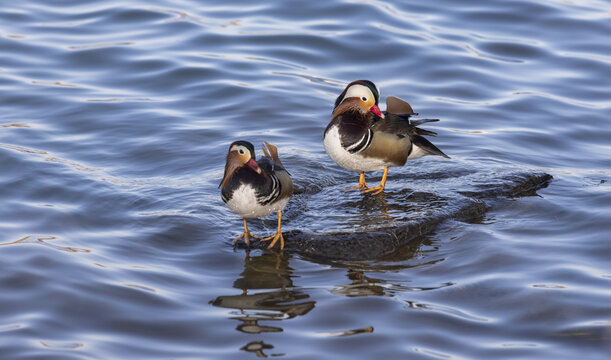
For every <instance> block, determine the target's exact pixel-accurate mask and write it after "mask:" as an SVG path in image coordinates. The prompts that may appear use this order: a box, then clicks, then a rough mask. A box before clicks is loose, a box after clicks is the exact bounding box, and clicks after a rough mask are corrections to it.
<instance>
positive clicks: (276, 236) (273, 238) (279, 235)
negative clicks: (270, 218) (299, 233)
mask: <svg viewBox="0 0 611 360" xmlns="http://www.w3.org/2000/svg"><path fill="white" fill-rule="evenodd" d="M269 240H271V241H272V242H271V244H269V246H268V247H267V248H268V249H271V248H273V247H274V245H276V242H277V241H278V240H280V249H281V250H282V249H284V237H283V236H282V210H279V211H278V230H277V231H276V233H275V234H274V235H272V236H270V237H266V238H265V239H261V241H269Z"/></svg>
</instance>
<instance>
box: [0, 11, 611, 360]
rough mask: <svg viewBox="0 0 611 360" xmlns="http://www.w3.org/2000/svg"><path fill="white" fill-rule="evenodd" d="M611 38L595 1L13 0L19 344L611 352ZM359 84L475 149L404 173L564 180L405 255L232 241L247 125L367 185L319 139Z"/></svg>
mask: <svg viewBox="0 0 611 360" xmlns="http://www.w3.org/2000/svg"><path fill="white" fill-rule="evenodd" d="M610 34H611V4H610V3H609V2H608V1H597V0H584V1H560V0H550V1H545V2H540V1H534V0H507V1H483V0H475V1H454V0H451V1H450V0H446V1H444V0H433V1H428V2H421V1H398V0H395V1H388V2H387V1H348V0H330V1H310V2H306V1H275V2H251V1H239V0H235V1H234V0H230V1H223V2H218V1H202V2H198V1H193V0H181V1H165V0H153V1H129V2H125V1H68V0H66V1H46V0H31V1H23V2H21V1H13V2H10V1H3V2H2V6H1V7H0V110H1V112H0V166H1V167H0V204H1V205H0V358H2V359H127V358H129V359H235V358H241V359H254V358H257V357H262V356H270V357H282V358H287V359H313V358H323V359H325V358H333V359H355V358H374V357H380V358H382V357H383V358H388V359H398V358H409V359H474V358H479V359H515V358H528V359H552V358H553V359H577V358H578V359H608V358H609V356H611V261H610V260H611V243H610V241H609V240H610V237H611V236H610V234H611V191H610V190H611V189H610V186H609V181H610V180H611V178H610V175H611V171H610V170H611V126H610V124H611V91H610V80H611V42H610V41H609V36H610ZM356 79H370V80H373V81H374V82H376V83H377V85H378V86H379V87H380V89H381V92H382V96H383V97H384V96H386V95H395V96H399V97H401V98H404V99H406V100H408V101H409V102H410V103H411V104H412V105H413V107H414V108H415V111H417V112H419V113H420V114H421V115H422V116H424V117H434V118H440V119H441V122H439V123H435V124H430V125H431V126H426V128H427V129H430V130H434V131H436V132H438V134H439V135H438V136H437V137H436V138H435V139H434V142H435V144H436V145H438V146H439V147H440V148H441V149H443V150H444V151H445V152H446V153H448V154H449V155H451V156H452V160H451V161H449V160H445V159H437V158H425V159H421V160H416V161H413V162H411V163H410V164H408V165H407V166H405V167H403V168H393V169H392V170H391V172H390V180H389V185H390V187H389V191H393V189H397V188H398V187H400V186H402V185H401V183H400V182H399V180H395V181H394V182H393V174H394V175H395V176H398V175H400V176H401V179H403V180H401V181H403V182H405V181H408V180H409V176H410V173H412V172H413V171H416V170H417V171H420V172H422V171H425V170H426V169H427V166H434V167H435V169H436V170H439V171H443V169H444V167H445V166H452V167H454V168H457V167H458V168H460V167H463V168H470V167H479V168H481V169H487V170H486V171H490V172H495V171H500V170H502V169H505V168H520V169H525V170H528V171H542V172H547V173H550V174H551V175H553V176H554V180H553V181H552V183H551V184H550V185H549V186H548V187H547V188H545V189H542V190H540V191H538V196H530V197H523V198H517V199H507V200H504V201H497V202H494V205H493V206H492V207H491V209H490V211H489V212H488V213H487V215H486V217H485V218H484V219H482V220H481V221H479V222H476V223H463V222H459V221H446V222H444V223H443V224H441V225H440V226H439V227H438V228H437V229H436V231H435V232H434V233H431V234H428V235H427V236H426V237H424V238H423V239H421V240H420V241H419V242H418V243H417V244H416V245H415V246H414V247H410V248H408V249H405V251H401V252H399V253H397V254H395V255H393V256H392V257H390V258H387V259H381V260H377V261H367V262H356V263H342V262H334V263H325V262H317V261H313V260H311V259H307V258H304V257H302V256H300V255H298V254H294V253H286V252H285V253H283V254H278V253H274V252H264V251H260V250H253V251H251V252H250V253H249V254H247V253H246V252H245V251H244V250H235V251H234V249H233V247H232V246H231V240H232V239H233V238H234V237H236V236H237V235H239V233H240V231H241V226H242V224H241V220H240V219H239V218H238V217H237V216H235V215H234V214H232V213H231V212H230V211H229V210H228V209H227V208H225V206H224V205H223V203H222V201H221V199H220V195H219V191H218V188H217V186H218V183H219V182H220V179H221V177H222V173H223V166H224V157H225V155H226V151H227V146H228V144H229V143H231V142H232V141H234V140H237V139H247V140H250V141H252V142H253V143H255V144H256V146H257V148H259V146H260V144H261V143H262V142H263V141H270V142H272V143H274V144H277V145H278V146H279V148H280V154H281V157H282V158H283V159H284V163H285V166H287V168H289V170H290V171H291V174H292V175H293V177H294V179H295V182H296V185H297V186H298V187H299V188H301V189H303V188H307V187H308V186H322V187H324V186H331V185H344V184H346V185H354V183H355V182H356V180H357V175H356V174H354V173H350V172H347V171H344V170H342V169H340V168H338V167H337V165H335V164H334V163H333V162H332V161H331V160H330V159H329V158H328V157H327V156H326V154H325V153H324V149H323V147H322V142H321V137H322V131H323V130H324V128H325V126H326V124H327V122H328V121H329V117H330V113H331V110H332V104H333V101H334V99H335V96H337V94H339V92H341V90H342V89H343V87H344V86H345V84H347V83H348V82H349V81H352V80H356ZM379 175H380V174H372V175H370V176H371V177H372V179H375V178H376V176H377V178H379ZM372 181H373V182H374V183H375V180H372ZM414 186H417V185H414ZM350 196H357V194H351V195H350ZM329 201H330V204H332V199H329ZM306 205H307V204H306ZM291 211H293V214H294V215H293V216H292V217H289V218H288V219H287V221H286V222H285V224H284V229H285V230H292V229H303V228H305V227H309V228H312V229H317V228H318V229H320V227H321V225H320V224H304V223H301V222H299V216H298V215H299V214H298V213H297V210H296V208H295V205H289V207H287V213H291ZM274 227H275V223H274V217H270V218H269V219H266V220H265V221H253V222H252V228H253V229H254V230H256V232H257V233H267V232H269V233H271V232H273V231H274ZM351 330H357V331H351Z"/></svg>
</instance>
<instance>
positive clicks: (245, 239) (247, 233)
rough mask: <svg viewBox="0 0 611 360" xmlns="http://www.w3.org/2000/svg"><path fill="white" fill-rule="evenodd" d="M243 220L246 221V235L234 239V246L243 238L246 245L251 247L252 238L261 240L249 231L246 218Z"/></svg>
mask: <svg viewBox="0 0 611 360" xmlns="http://www.w3.org/2000/svg"><path fill="white" fill-rule="evenodd" d="M242 219H243V220H244V233H243V234H242V235H240V236H238V237H237V238H235V239H233V244H234V245H235V243H236V242H237V241H238V240H240V239H241V238H244V242H245V243H246V245H250V238H255V239H261V238H260V237H258V236H257V235H253V234H252V233H251V232H250V231H248V226H247V225H246V218H242Z"/></svg>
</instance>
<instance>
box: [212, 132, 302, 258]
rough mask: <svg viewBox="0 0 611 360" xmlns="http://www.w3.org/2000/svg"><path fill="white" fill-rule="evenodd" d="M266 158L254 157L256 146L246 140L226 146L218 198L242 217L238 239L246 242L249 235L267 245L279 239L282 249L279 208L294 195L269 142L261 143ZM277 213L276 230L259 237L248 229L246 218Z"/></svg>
mask: <svg viewBox="0 0 611 360" xmlns="http://www.w3.org/2000/svg"><path fill="white" fill-rule="evenodd" d="M262 148H263V153H264V154H265V157H261V158H260V159H259V160H258V161H256V160H255V159H256V158H255V148H254V147H253V145H252V144H251V143H249V142H248V141H243V140H241V141H236V142H233V143H232V144H231V145H229V152H228V153H227V162H226V164H225V174H224V175H223V180H222V181H221V184H220V185H219V187H220V188H221V198H222V199H223V202H224V203H225V204H226V205H227V207H228V208H229V209H231V211H233V212H234V213H236V214H237V215H240V216H241V217H242V219H243V220H244V233H243V234H242V235H240V236H239V237H237V238H236V239H234V240H233V243H234V244H235V243H236V242H237V241H238V240H239V239H241V238H244V242H245V243H246V244H247V245H249V244H250V238H255V239H259V240H261V241H269V240H271V243H270V244H269V246H268V248H271V247H273V246H274V245H275V244H276V242H277V241H278V240H280V249H283V248H284V238H283V237H282V231H281V224H282V210H284V207H285V206H286V204H287V203H288V202H289V200H290V198H291V196H292V195H293V181H292V180H291V176H290V175H289V173H288V171H286V170H285V169H284V166H282V163H281V162H280V159H279V158H278V148H277V147H276V146H274V145H272V144H270V143H267V142H266V143H265V145H263V146H262ZM274 211H276V212H277V215H278V230H277V231H276V233H275V234H274V235H272V236H270V237H267V238H263V239H262V238H260V237H258V236H255V235H253V234H252V233H251V232H250V231H248V226H247V224H246V219H250V218H262V217H265V216H268V215H269V214H271V213H273V212H274Z"/></svg>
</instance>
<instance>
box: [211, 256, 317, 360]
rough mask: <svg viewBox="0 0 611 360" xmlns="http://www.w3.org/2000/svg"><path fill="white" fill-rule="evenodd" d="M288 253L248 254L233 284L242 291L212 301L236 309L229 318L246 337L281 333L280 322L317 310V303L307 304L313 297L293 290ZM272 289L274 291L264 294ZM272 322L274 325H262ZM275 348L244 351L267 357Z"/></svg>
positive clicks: (251, 347) (253, 346)
mask: <svg viewBox="0 0 611 360" xmlns="http://www.w3.org/2000/svg"><path fill="white" fill-rule="evenodd" d="M289 258H290V257H289V254H288V253H286V252H276V251H273V250H270V251H268V252H264V253H262V254H260V255H256V256H251V255H250V252H248V251H247V252H246V256H245V258H244V270H243V271H242V273H241V274H240V277H239V278H238V279H236V280H235V281H234V282H233V287H234V288H236V289H240V290H242V293H241V294H239V295H221V296H219V297H217V298H216V299H214V300H213V301H211V302H210V303H211V304H212V305H214V306H218V307H222V308H228V309H235V310H234V311H231V312H230V313H229V314H230V317H229V318H230V319H231V320H237V321H238V322H239V324H238V325H237V327H236V330H238V331H240V332H243V333H246V334H260V333H271V332H282V331H283V329H282V327H280V324H279V323H278V322H279V321H281V320H288V319H292V318H294V317H296V316H302V315H305V314H307V313H308V312H309V311H310V310H312V309H313V308H314V305H315V303H316V302H315V301H304V300H305V299H308V298H309V297H310V296H309V295H308V294H305V293H303V292H302V291H299V290H298V289H295V288H294V287H293V281H292V279H291V275H292V274H293V269H291V268H290V267H289ZM261 290H271V291H261ZM262 321H263V322H267V321H271V322H273V324H274V325H269V324H262V323H261V322H262ZM272 348H273V345H270V344H264V343H263V342H262V341H253V342H250V343H248V344H247V345H245V346H244V347H242V348H241V350H245V351H249V352H255V353H256V354H257V356H265V355H264V354H263V350H264V349H272Z"/></svg>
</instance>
